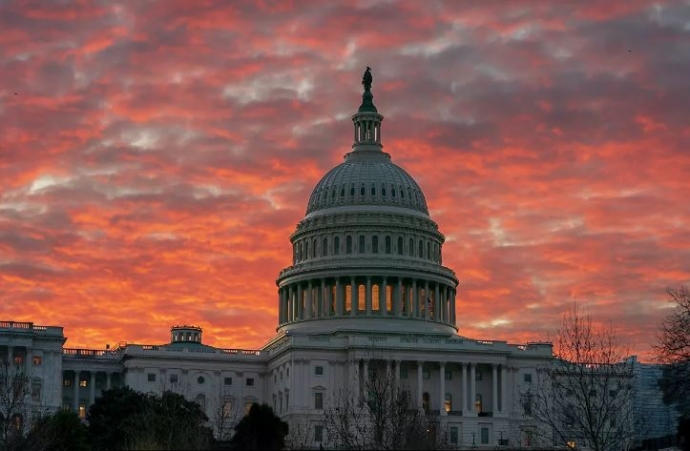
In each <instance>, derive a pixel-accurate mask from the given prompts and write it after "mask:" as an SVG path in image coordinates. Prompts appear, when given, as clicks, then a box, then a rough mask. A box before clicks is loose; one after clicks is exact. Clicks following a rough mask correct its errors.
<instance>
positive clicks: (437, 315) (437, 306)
mask: <svg viewBox="0 0 690 451" xmlns="http://www.w3.org/2000/svg"><path fill="white" fill-rule="evenodd" d="M442 305H443V304H442V303H441V289H440V287H439V286H438V283H436V287H435V288H434V320H436V321H440V319H441V309H442V307H441V306H442Z"/></svg>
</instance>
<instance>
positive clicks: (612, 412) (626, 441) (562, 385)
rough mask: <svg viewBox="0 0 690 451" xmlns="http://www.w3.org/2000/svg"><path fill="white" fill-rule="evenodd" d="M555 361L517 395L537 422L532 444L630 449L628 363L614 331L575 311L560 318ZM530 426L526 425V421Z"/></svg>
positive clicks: (597, 449)
mask: <svg viewBox="0 0 690 451" xmlns="http://www.w3.org/2000/svg"><path fill="white" fill-rule="evenodd" d="M557 344H558V346H557V348H556V351H555V358H554V359H552V360H549V361H547V362H545V363H544V365H543V366H542V367H541V368H539V370H538V374H537V383H536V384H535V385H533V386H532V387H530V389H528V390H526V391H524V392H523V393H521V404H522V408H523V412H524V414H525V417H526V419H527V420H532V421H534V422H536V423H537V426H538V427H535V428H531V429H530V432H529V433H530V434H531V435H533V436H534V438H536V439H537V442H538V443H532V445H533V446H534V445H543V446H551V445H553V444H554V443H558V444H559V445H563V446H572V444H573V443H574V444H576V445H578V446H579V445H581V444H583V443H586V445H587V446H588V447H589V448H590V449H592V450H594V451H620V450H621V449H628V448H629V447H630V446H632V444H633V438H634V425H633V414H632V413H633V412H632V407H633V406H632V395H633V389H634V380H633V367H632V362H631V361H630V360H627V356H628V355H627V350H626V349H625V348H624V347H623V346H622V345H621V344H620V343H619V341H618V339H617V337H616V335H615V333H614V331H613V329H612V328H611V327H610V326H609V327H601V328H597V327H595V326H594V325H593V324H592V318H591V317H590V316H589V315H588V314H584V313H583V312H582V311H581V310H580V309H579V308H578V307H577V306H574V307H573V311H572V312H568V313H566V314H565V315H564V316H563V320H562V323H561V327H560V329H559V333H558V341H557ZM527 423H529V421H527Z"/></svg>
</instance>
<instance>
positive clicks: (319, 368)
mask: <svg viewBox="0 0 690 451" xmlns="http://www.w3.org/2000/svg"><path fill="white" fill-rule="evenodd" d="M314 374H315V375H316V376H323V367H322V366H315V367H314Z"/></svg>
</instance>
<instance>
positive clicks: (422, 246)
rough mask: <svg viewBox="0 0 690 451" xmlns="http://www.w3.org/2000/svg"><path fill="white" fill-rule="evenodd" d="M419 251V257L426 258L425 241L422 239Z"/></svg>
mask: <svg viewBox="0 0 690 451" xmlns="http://www.w3.org/2000/svg"><path fill="white" fill-rule="evenodd" d="M417 251H418V252H417V257H419V258H424V243H422V240H419V249H417Z"/></svg>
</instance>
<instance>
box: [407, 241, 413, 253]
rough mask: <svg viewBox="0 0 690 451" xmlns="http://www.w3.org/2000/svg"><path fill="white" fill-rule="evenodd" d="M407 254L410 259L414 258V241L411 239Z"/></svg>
mask: <svg viewBox="0 0 690 451" xmlns="http://www.w3.org/2000/svg"><path fill="white" fill-rule="evenodd" d="M407 252H408V253H409V254H410V257H414V240H413V239H412V238H410V245H409V246H408V248H407Z"/></svg>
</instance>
